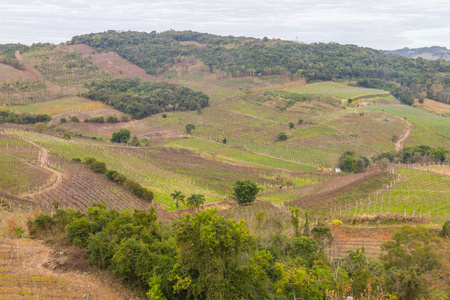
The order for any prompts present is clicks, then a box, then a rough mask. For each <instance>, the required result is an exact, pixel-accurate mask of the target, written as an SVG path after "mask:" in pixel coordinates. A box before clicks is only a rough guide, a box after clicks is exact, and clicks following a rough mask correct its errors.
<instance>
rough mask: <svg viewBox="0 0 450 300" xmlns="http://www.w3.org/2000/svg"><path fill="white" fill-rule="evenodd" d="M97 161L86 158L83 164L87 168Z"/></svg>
mask: <svg viewBox="0 0 450 300" xmlns="http://www.w3.org/2000/svg"><path fill="white" fill-rule="evenodd" d="M96 161H97V160H96V159H95V158H93V157H86V158H85V159H84V162H85V163H86V164H87V165H88V166H90V165H91V164H92V163H94V162H96Z"/></svg>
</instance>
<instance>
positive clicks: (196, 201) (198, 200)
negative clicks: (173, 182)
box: [186, 194, 205, 209]
mask: <svg viewBox="0 0 450 300" xmlns="http://www.w3.org/2000/svg"><path fill="white" fill-rule="evenodd" d="M203 203H205V196H204V195H202V194H192V195H190V196H189V197H188V198H187V199H186V204H187V206H189V207H192V208H194V209H195V208H197V209H198V208H199V207H200V206H202V205H203Z"/></svg>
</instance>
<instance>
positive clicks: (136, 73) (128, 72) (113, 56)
mask: <svg viewBox="0 0 450 300" xmlns="http://www.w3.org/2000/svg"><path fill="white" fill-rule="evenodd" d="M67 47H68V49H69V50H71V51H76V52H80V53H81V55H82V56H83V57H85V58H89V59H90V60H91V61H92V62H93V63H94V64H95V65H96V66H97V67H98V68H99V69H100V70H105V71H107V72H110V73H111V75H112V76H114V77H117V78H135V77H140V78H141V79H143V80H147V81H155V80H156V77H155V76H152V75H149V74H147V73H146V72H145V71H144V70H143V69H141V68H139V67H138V66H136V65H134V64H132V63H130V62H129V61H127V60H125V59H123V58H122V57H121V56H120V55H119V54H117V53H116V52H107V53H106V52H105V53H98V52H96V51H95V50H94V49H92V48H91V47H89V46H88V45H85V44H77V45H70V46H67ZM158 81H162V80H161V78H158Z"/></svg>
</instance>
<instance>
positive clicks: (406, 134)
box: [395, 120, 413, 151]
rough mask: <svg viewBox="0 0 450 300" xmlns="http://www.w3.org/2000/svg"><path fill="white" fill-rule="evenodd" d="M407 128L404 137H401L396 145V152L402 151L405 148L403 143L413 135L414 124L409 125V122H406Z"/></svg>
mask: <svg viewBox="0 0 450 300" xmlns="http://www.w3.org/2000/svg"><path fill="white" fill-rule="evenodd" d="M405 122H406V124H407V125H406V126H407V127H406V128H405V130H404V131H403V133H402V135H401V136H400V137H399V139H398V141H397V142H396V143H395V150H396V151H400V150H401V149H402V148H403V142H404V141H405V140H406V139H407V138H408V137H409V135H410V134H411V131H412V127H413V126H412V124H411V123H409V122H408V121H406V120H405Z"/></svg>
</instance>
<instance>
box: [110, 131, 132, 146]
mask: <svg viewBox="0 0 450 300" xmlns="http://www.w3.org/2000/svg"><path fill="white" fill-rule="evenodd" d="M130 136H131V132H130V131H129V130H128V129H120V130H119V131H118V132H114V133H113V134H112V138H111V142H113V143H126V142H128V140H129V139H130Z"/></svg>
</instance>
